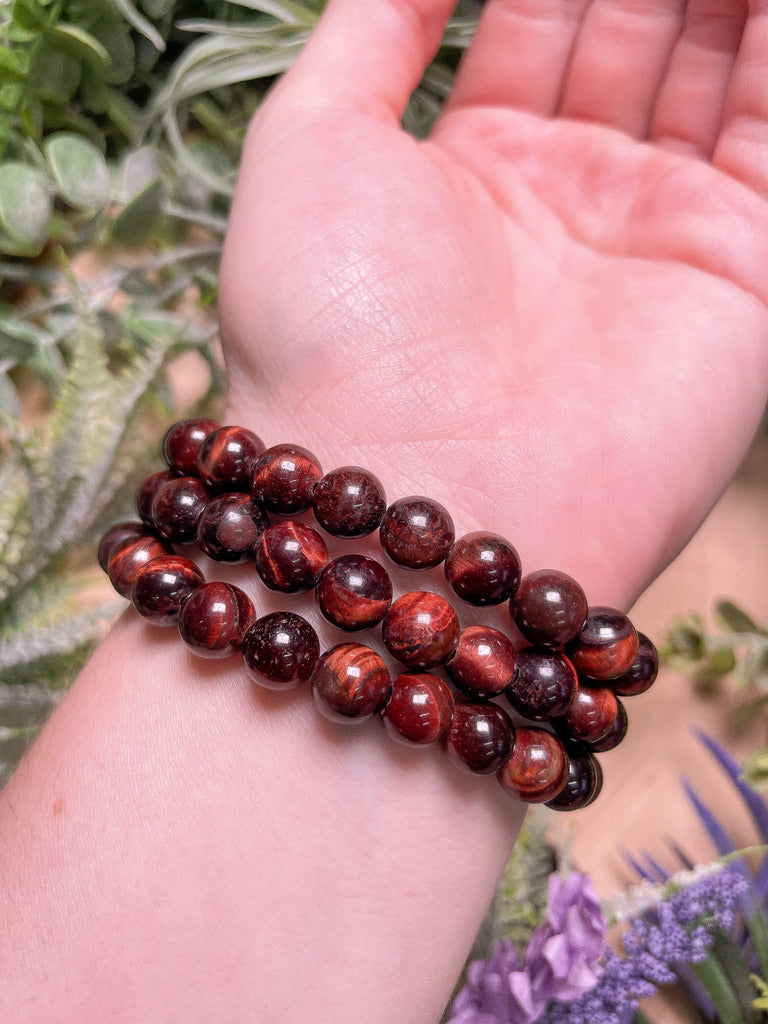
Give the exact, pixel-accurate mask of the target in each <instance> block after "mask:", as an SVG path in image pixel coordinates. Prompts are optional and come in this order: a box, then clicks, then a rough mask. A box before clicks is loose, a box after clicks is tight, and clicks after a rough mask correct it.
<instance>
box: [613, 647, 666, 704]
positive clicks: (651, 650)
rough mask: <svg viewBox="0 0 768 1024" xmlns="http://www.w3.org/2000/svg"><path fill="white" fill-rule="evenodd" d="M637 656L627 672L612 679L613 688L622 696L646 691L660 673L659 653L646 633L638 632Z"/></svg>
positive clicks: (633, 695) (632, 695) (630, 695)
mask: <svg viewBox="0 0 768 1024" xmlns="http://www.w3.org/2000/svg"><path fill="white" fill-rule="evenodd" d="M637 638H638V641H639V646H638V650H637V656H636V658H635V660H634V661H633V662H632V664H631V665H630V666H629V668H628V669H627V671H626V672H624V673H623V674H622V675H620V676H619V677H618V678H617V679H614V680H612V681H611V689H612V690H613V692H614V693H618V694H619V695H620V696H622V697H635V696H637V694H638V693H645V691H646V690H648V689H650V688H651V686H653V684H654V682H655V681H656V676H657V675H658V674H659V655H658V652H657V650H656V646H655V645H654V643H653V641H652V640H649V639H648V637H647V636H646V635H645V633H638V634H637Z"/></svg>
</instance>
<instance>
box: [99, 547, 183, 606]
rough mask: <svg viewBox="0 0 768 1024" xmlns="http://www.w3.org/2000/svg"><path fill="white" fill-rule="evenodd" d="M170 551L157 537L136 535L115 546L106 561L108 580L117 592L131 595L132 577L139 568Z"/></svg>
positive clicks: (127, 595) (126, 595)
mask: <svg viewBox="0 0 768 1024" xmlns="http://www.w3.org/2000/svg"><path fill="white" fill-rule="evenodd" d="M168 554H170V551H169V550H168V547H167V545H166V544H164V543H163V542H162V541H161V540H159V539H158V538H157V537H152V536H146V537H137V538H136V540H127V541H125V542H124V543H123V544H120V545H118V547H117V548H115V549H114V550H113V552H112V554H111V556H110V558H109V562H108V563H107V572H108V574H109V579H110V582H111V583H112V586H113V587H114V588H115V590H116V591H117V592H118V594H121V595H122V596H123V597H130V596H131V587H132V586H133V578H134V576H135V575H136V573H137V571H138V570H139V568H140V567H141V566H142V565H144V563H145V562H148V561H149V560H150V559H152V558H158V557H159V556H160V555H168Z"/></svg>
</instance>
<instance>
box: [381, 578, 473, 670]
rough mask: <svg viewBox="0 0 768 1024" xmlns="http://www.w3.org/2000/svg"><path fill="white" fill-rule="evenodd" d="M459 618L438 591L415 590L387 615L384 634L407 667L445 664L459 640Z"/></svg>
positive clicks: (389, 649)
mask: <svg viewBox="0 0 768 1024" xmlns="http://www.w3.org/2000/svg"><path fill="white" fill-rule="evenodd" d="M459 633H460V628H459V620H458V617H457V616H456V612H455V611H454V610H453V608H452V607H451V605H450V604H449V603H448V602H447V601H446V600H445V598H443V597H440V596H439V595H438V594H431V593H429V592H428V591H424V590H414V591H412V592H411V593H409V594H403V596H402V597H399V598H398V599H397V600H396V601H395V602H394V604H393V605H392V607H391V608H390V609H389V611H388V612H387V614H386V616H385V617H384V622H383V625H382V638H383V640H384V643H385V645H386V647H387V650H388V651H389V653H390V654H391V655H392V656H393V657H395V658H397V660H398V661H400V662H402V664H403V665H405V666H406V667H407V668H416V669H425V668H434V667H435V666H436V665H442V664H444V663H445V662H446V661H448V659H449V658H450V657H451V655H452V654H453V652H454V651H455V650H456V648H457V646H458V643H459Z"/></svg>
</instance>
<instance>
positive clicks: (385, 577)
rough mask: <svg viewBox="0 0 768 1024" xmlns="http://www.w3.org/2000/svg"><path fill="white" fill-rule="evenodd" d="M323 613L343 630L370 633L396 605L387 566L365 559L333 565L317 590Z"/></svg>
mask: <svg viewBox="0 0 768 1024" xmlns="http://www.w3.org/2000/svg"><path fill="white" fill-rule="evenodd" d="M315 593H316V596H317V603H318V605H319V607H320V611H321V612H322V613H323V615H324V616H325V617H326V619H328V621H329V622H332V623H333V624H334V626H338V627H339V629H347V630H350V631H354V630H358V629H370V628H371V627H372V626H375V625H376V623H378V622H381V620H382V619H383V618H384V616H385V615H386V614H387V610H388V609H389V606H390V604H391V603H392V580H391V579H390V578H389V573H388V572H387V570H386V569H385V568H384V566H383V565H379V563H378V562H376V561H375V560H374V559H373V558H366V557H365V556H364V555H342V556H341V557H340V558H334V559H333V561H331V562H329V563H328V564H327V565H326V566H325V568H324V569H323V571H322V572H321V573H320V575H319V576H318V579H317V584H316V587H315Z"/></svg>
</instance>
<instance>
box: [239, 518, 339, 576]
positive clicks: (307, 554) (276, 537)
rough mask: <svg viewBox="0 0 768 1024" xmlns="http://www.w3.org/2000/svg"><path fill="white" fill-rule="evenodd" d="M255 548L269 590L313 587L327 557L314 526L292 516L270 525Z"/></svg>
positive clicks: (261, 572)
mask: <svg viewBox="0 0 768 1024" xmlns="http://www.w3.org/2000/svg"><path fill="white" fill-rule="evenodd" d="M253 550H254V558H255V560H256V568H257V569H258V572H259V576H261V578H262V580H263V581H264V583H265V584H266V585H267V586H268V587H269V589H270V590H279V591H280V592H281V593H283V594H300V593H303V592H304V591H305V590H311V589H312V588H313V587H314V585H315V582H316V581H317V577H318V576H319V575H320V572H321V570H322V568H323V566H324V565H325V564H326V562H327V561H328V548H327V547H326V544H325V541H324V540H323V538H322V537H321V536H320V534H319V533H318V532H317V530H313V529H312V527H311V526H305V525H304V523H297V522H294V521H293V520H289V521H287V522H281V523H274V524H273V525H272V526H268V527H267V528H266V530H265V531H264V532H263V533H262V535H261V536H260V537H259V539H258V541H257V543H256V547H255V548H254V549H253Z"/></svg>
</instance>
